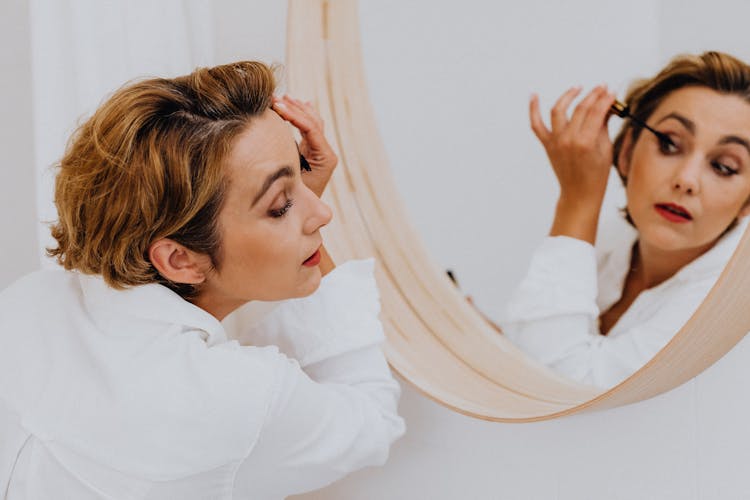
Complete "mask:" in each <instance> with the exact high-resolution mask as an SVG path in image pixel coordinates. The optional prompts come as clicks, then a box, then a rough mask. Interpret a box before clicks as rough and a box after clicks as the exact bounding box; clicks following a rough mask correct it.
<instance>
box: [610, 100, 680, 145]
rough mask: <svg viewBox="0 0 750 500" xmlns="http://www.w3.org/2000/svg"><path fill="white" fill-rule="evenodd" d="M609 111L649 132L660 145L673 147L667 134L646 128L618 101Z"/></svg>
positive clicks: (643, 123)
mask: <svg viewBox="0 0 750 500" xmlns="http://www.w3.org/2000/svg"><path fill="white" fill-rule="evenodd" d="M609 109H610V110H611V111H612V113H614V114H616V115H617V116H619V117H620V118H627V119H629V120H630V121H631V122H633V123H635V124H636V125H638V126H640V127H643V128H645V129H646V130H648V131H649V132H651V133H653V134H654V135H655V136H656V137H657V139H659V142H660V143H662V144H667V145H669V146H674V142H672V139H670V138H669V136H668V135H667V134H665V133H663V132H659V131H658V130H654V129H653V128H651V127H650V126H648V125H647V124H646V123H645V122H643V121H641V120H639V119H638V118H636V117H634V116H633V115H631V114H630V109H629V108H628V106H626V105H625V104H623V103H621V102H620V101H615V102H613V103H612V106H611V107H610V108H609Z"/></svg>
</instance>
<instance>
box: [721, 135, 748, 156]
mask: <svg viewBox="0 0 750 500" xmlns="http://www.w3.org/2000/svg"><path fill="white" fill-rule="evenodd" d="M719 144H739V145H740V146H742V147H744V148H745V149H746V150H747V154H749V155H750V141H748V140H747V139H745V138H743V137H740V136H738V135H726V136H724V137H722V138H721V140H720V141H719Z"/></svg>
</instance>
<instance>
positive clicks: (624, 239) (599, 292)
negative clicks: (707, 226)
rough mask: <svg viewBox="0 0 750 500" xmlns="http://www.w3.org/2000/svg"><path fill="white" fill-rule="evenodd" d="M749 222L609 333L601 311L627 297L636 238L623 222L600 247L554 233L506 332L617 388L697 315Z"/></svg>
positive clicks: (545, 358)
mask: <svg viewBox="0 0 750 500" xmlns="http://www.w3.org/2000/svg"><path fill="white" fill-rule="evenodd" d="M746 227H747V220H742V221H740V223H739V224H738V225H737V227H735V228H733V229H732V230H731V231H730V232H728V233H727V234H725V235H724V236H723V237H722V238H721V239H720V240H719V242H718V243H717V244H716V245H715V246H714V247H713V248H712V249H711V250H709V251H708V252H706V253H705V254H703V255H701V256H700V257H699V258H697V259H695V260H694V261H693V262H691V263H690V264H688V265H687V266H685V267H683V268H682V269H680V270H679V271H678V272H677V273H675V275H674V276H672V277H671V278H669V279H668V280H666V281H664V282H663V283H661V284H659V285H658V286H655V287H653V288H650V289H648V290H644V291H643V292H641V293H640V294H639V295H638V297H637V298H636V299H635V301H634V302H633V304H631V306H630V307H629V308H628V310H627V311H625V313H623V315H622V316H621V317H620V318H619V320H618V321H617V323H616V324H615V325H614V326H613V327H612V328H611V329H610V331H609V332H608V333H607V335H606V336H604V335H601V334H600V331H599V316H600V314H601V312H602V311H606V310H608V309H609V308H610V307H612V305H614V304H615V303H616V302H617V301H618V300H619V299H620V297H621V296H622V289H623V286H624V283H625V278H626V276H627V273H628V270H629V268H630V262H631V253H632V248H633V245H634V243H635V241H636V238H637V232H636V231H635V229H634V228H632V227H631V226H629V225H627V224H626V223H625V222H622V221H620V222H619V226H618V227H617V228H615V230H614V231H611V232H612V234H613V237H610V238H604V239H602V238H601V237H600V238H598V241H600V242H601V243H599V244H597V249H596V250H595V249H594V247H593V246H592V245H590V244H589V243H586V242H584V241H582V240H578V239H575V238H569V237H566V236H555V237H547V238H546V239H545V240H544V241H543V243H542V244H541V245H540V246H539V248H538V249H537V250H536V252H535V253H534V255H533V256H532V259H531V264H530V266H529V271H528V273H527V274H526V276H525V278H524V279H523V281H522V282H521V284H520V285H519V286H518V288H517V289H516V290H515V292H514V294H513V295H512V297H511V300H510V301H509V302H508V304H507V305H506V308H505V312H504V315H503V318H502V319H501V321H500V326H501V328H502V330H503V333H505V334H506V335H507V337H508V338H509V339H510V340H511V341H512V342H513V343H515V344H516V345H518V346H519V347H520V348H521V349H522V350H523V351H525V352H526V353H527V354H529V355H530V356H531V357H532V358H534V359H536V360H538V361H540V362H542V363H544V364H545V365H547V366H549V367H550V368H552V369H554V370H555V371H557V372H558V373H561V374H563V375H565V376H567V377H569V378H571V379H573V380H576V381H579V382H583V383H588V384H591V385H596V386H599V387H611V386H613V385H616V384H618V383H620V382H622V381H623V380H624V379H625V378H627V377H628V376H630V375H631V374H632V373H634V372H635V371H637V370H638V369H639V368H641V367H642V366H643V365H644V364H646V363H647V362H648V361H649V360H650V359H651V358H652V357H653V356H654V355H655V354H656V353H657V352H658V351H659V350H660V349H661V348H662V347H664V346H665V345H666V344H667V342H669V340H670V339H671V338H672V337H673V336H674V335H675V334H676V333H677V332H678V330H679V329H680V328H681V327H682V326H683V325H684V324H685V322H686V321H687V320H688V319H689V318H690V316H691V315H692V314H693V312H694V311H695V310H696V309H697V308H698V306H699V305H700V304H701V302H702V301H703V299H704V298H705V297H706V294H708V292H709V290H710V289H711V287H712V286H713V285H714V283H715V282H716V280H717V278H718V277H719V275H720V274H721V272H722V270H723V269H724V266H725V264H726V263H727V261H728V260H729V258H730V257H731V255H732V253H733V252H734V250H735V248H736V247H737V244H738V243H739V240H740V238H741V236H742V234H743V233H744V231H745V228H746Z"/></svg>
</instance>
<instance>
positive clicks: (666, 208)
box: [654, 203, 693, 223]
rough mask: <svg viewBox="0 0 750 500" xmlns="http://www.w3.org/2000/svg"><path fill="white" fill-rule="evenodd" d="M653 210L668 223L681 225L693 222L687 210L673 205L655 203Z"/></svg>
mask: <svg viewBox="0 0 750 500" xmlns="http://www.w3.org/2000/svg"><path fill="white" fill-rule="evenodd" d="M654 208H655V209H656V211H657V212H659V215H661V216H662V217H664V218H665V219H667V220H668V221H669V222H676V223H683V222H690V221H691V220H693V216H692V215H690V212H689V211H688V209H687V208H685V207H682V206H680V205H677V204H675V203H657V204H656V205H654Z"/></svg>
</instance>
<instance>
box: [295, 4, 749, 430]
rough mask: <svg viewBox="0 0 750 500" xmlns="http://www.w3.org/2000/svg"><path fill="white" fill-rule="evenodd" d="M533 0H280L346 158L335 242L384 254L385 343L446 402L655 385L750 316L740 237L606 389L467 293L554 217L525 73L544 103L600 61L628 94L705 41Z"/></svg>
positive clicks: (595, 71)
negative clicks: (539, 12)
mask: <svg viewBox="0 0 750 500" xmlns="http://www.w3.org/2000/svg"><path fill="white" fill-rule="evenodd" d="M641 3H642V5H640V7H642V8H644V9H645V8H654V7H650V5H651V4H650V3H649V2H641ZM539 8H540V9H545V10H546V11H549V10H550V9H557V10H559V12H557V13H549V12H548V15H546V16H544V19H546V20H547V21H544V19H539V18H537V17H534V18H530V17H529V16H528V12H530V10H529V9H527V8H526V9H523V10H522V11H521V10H519V11H518V12H514V11H513V8H512V7H509V6H496V7H491V6H488V5H479V4H478V3H477V4H474V5H472V4H471V3H469V4H466V3H462V4H461V5H460V7H459V6H456V7H452V6H450V5H435V4H434V3H433V4H427V3H424V4H420V2H414V3H410V4H409V5H408V6H407V5H404V4H403V3H392V4H390V5H389V3H388V2H386V3H383V2H374V1H372V2H370V1H368V2H361V5H360V6H359V9H360V11H359V12H358V9H357V4H356V2H354V1H344V0H341V1H328V2H324V1H319V2H309V1H296V0H292V1H291V2H290V9H289V32H288V61H287V64H288V73H289V88H290V90H291V91H292V92H294V93H295V94H298V95H301V96H303V97H305V98H308V99H312V100H314V101H315V102H316V103H317V105H318V107H319V109H320V110H321V112H322V114H323V115H324V119H325V120H326V122H327V123H328V127H329V132H331V135H332V136H333V138H334V139H335V143H336V147H337V149H338V151H339V152H340V158H341V160H342V162H341V167H340V169H339V171H338V173H337V174H336V177H335V179H334V182H333V186H332V189H331V192H330V193H328V197H329V200H328V201H329V202H330V203H331V204H332V205H334V207H335V208H336V210H337V219H336V220H335V223H334V224H333V225H332V226H331V228H330V230H329V232H328V235H327V237H328V241H329V243H328V244H329V246H330V247H331V251H332V253H333V254H334V256H335V257H338V258H347V257H361V256H367V255H375V256H376V257H377V258H378V260H379V262H380V264H381V265H380V269H379V276H378V278H379V284H380V286H381V291H382V301H383V320H384V323H385V325H386V331H387V334H388V344H387V346H386V349H387V354H388V357H389V360H390V362H391V364H392V366H393V367H394V368H395V369H396V370H397V371H398V372H399V373H401V374H402V375H403V376H404V377H405V378H406V379H408V380H409V381H410V382H412V383H413V384H414V385H415V386H417V387H418V388H419V389H420V390H422V391H423V392H424V393H426V394H427V395H428V396H430V397H432V398H434V399H436V400H437V401H439V402H441V403H443V404H445V405H447V406H449V407H452V408H454V409H457V410H458V411H461V412H463V413H467V414H470V415H474V416H478V417H481V418H487V419H493V420H503V421H528V420H537V419H544V418H551V417H554V416H558V415H564V414H568V413H572V412H576V411H580V410H582V409H584V408H604V407H611V406H616V405H620V404H625V403H628V402H633V401H638V400H641V399H644V398H647V397H651V396H653V395H655V394H658V393H660V392H663V391H665V390H669V389H670V388H673V387H675V386H676V385H678V384H680V383H682V382H684V381H685V380H687V379H689V378H691V377H693V376H695V375H696V374H698V373H700V371H702V370H703V369H705V368H706V367H707V366H709V365H710V364H711V363H713V362H714V361H715V360H716V359H718V358H719V357H721V356H722V355H723V354H724V353H725V352H726V351H727V350H729V349H730V348H731V347H732V346H733V345H734V344H735V343H736V342H737V341H738V340H739V339H740V338H742V336H743V335H744V334H745V332H747V330H748V329H750V315H749V314H748V313H746V312H745V311H744V310H743V309H744V307H743V304H742V293H739V292H740V291H741V290H743V289H744V288H743V287H746V286H747V284H746V283H744V281H743V278H742V276H743V275H747V267H748V265H747V264H746V263H747V262H748V259H747V258H743V257H742V256H743V255H744V254H746V253H748V252H750V249H748V242H747V238H743V239H742V241H741V242H740V244H739V247H738V250H737V252H736V254H735V255H734V257H733V258H732V259H731V260H730V262H729V264H728V266H727V269H726V270H725V272H724V273H723V274H722V276H721V278H720V279H719V281H718V283H717V285H716V286H715V287H714V288H713V289H712V291H711V292H710V294H709V295H708V297H707V298H706V300H705V301H704V302H703V304H702V305H701V306H700V307H699V308H698V310H697V311H696V312H695V314H694V315H693V316H692V317H691V319H690V320H689V321H688V322H687V324H686V325H685V326H684V327H683V328H682V329H681V330H680V331H679V332H678V333H677V332H675V333H677V334H676V335H675V336H674V337H673V338H672V340H671V341H670V342H669V343H668V344H667V345H666V347H665V348H664V349H662V350H661V351H660V352H659V353H658V354H657V355H656V356H655V357H654V358H653V359H652V360H651V361H649V362H648V363H647V364H646V365H645V366H644V367H643V368H641V369H640V370H639V371H638V372H636V373H634V374H633V375H632V376H631V377H629V378H628V379H627V380H625V381H624V382H622V383H621V384H619V385H618V386H616V387H614V388H612V389H610V390H608V391H606V392H602V391H601V390H599V389H596V388H592V387H590V386H585V385H581V384H578V383H576V382H573V381H571V380H568V379H566V378H565V377H562V376H559V375H557V374H556V373H555V372H553V371H551V370H549V369H547V368H545V367H544V366H542V365H541V364H539V363H537V362H536V361H534V360H532V359H529V358H528V357H527V356H526V355H525V354H524V353H523V352H521V351H520V350H519V349H518V348H516V347H515V346H514V345H513V344H512V343H511V342H509V341H508V339H506V338H505V337H504V336H502V335H499V334H498V333H497V331H496V330H495V329H494V328H493V326H492V325H491V324H490V323H488V322H487V321H486V320H485V319H484V318H483V317H482V315H481V314H480V313H479V312H478V310H477V309H476V308H475V307H473V306H472V305H470V304H469V303H468V302H467V300H466V297H465V295H466V294H468V295H471V296H472V297H473V299H474V302H475V303H476V305H477V306H478V308H479V309H480V310H482V311H484V313H485V314H486V315H487V316H489V317H490V318H497V317H499V315H500V311H501V309H502V307H503V304H504V303H505V302H506V301H507V300H508V298H509V297H510V294H511V292H512V290H513V288H514V287H515V285H516V284H517V283H518V282H519V281H520V280H521V278H522V277H523V276H524V273H525V272H526V268H527V267H528V264H529V259H530V256H531V253H532V251H533V249H534V248H535V246H536V245H537V244H538V243H539V241H540V240H541V239H542V238H543V237H544V235H545V234H546V233H547V231H548V229H549V224H550V220H551V215H552V213H553V209H554V204H555V201H556V198H557V187H556V182H555V178H554V175H553V173H552V170H551V169H550V167H549V166H548V161H547V160H546V157H545V155H544V151H543V149H542V147H541V146H540V145H539V144H538V143H537V142H536V139H535V138H534V137H533V135H532V133H531V132H530V130H529V127H528V118H527V116H528V113H527V106H528V104H527V103H528V94H529V91H530V90H535V91H537V92H539V94H540V95H541V96H542V104H543V106H546V108H549V106H550V105H551V103H552V102H554V99H555V98H556V96H557V95H558V94H560V93H561V91H562V90H564V89H565V88H566V87H567V86H570V85H571V84H582V85H585V86H589V87H590V86H592V85H594V84H597V83H601V80H602V79H606V80H607V81H608V83H609V84H610V86H611V87H612V88H614V89H615V90H617V91H618V95H622V94H623V92H624V90H625V87H626V86H627V83H628V82H630V81H631V80H632V79H633V78H634V77H637V76H642V75H651V74H653V73H654V72H655V71H656V70H658V69H659V68H660V67H661V66H662V65H663V63H664V62H666V60H667V59H669V56H671V55H673V54H675V53H676V52H677V50H676V48H677V47H680V48H682V49H683V50H691V49H694V50H693V51H698V50H700V48H697V47H689V46H684V45H681V44H682V43H684V39H685V37H684V36H683V37H682V38H680V37H679V36H674V37H672V38H670V37H669V36H662V38H660V37H659V36H657V35H663V34H661V33H658V31H657V29H656V28H655V27H645V28H644V29H643V30H640V29H639V30H634V29H633V26H640V23H641V21H642V16H641V9H639V8H638V7H633V8H629V13H618V14H615V13H614V12H613V11H612V10H611V7H608V6H605V5H601V4H600V3H596V2H588V4H587V5H585V6H583V5H582V6H580V7H577V9H579V10H580V12H578V11H576V9H575V8H574V9H573V11H572V12H571V8H569V7H565V8H563V7H555V6H550V5H548V4H541V3H540V5H539ZM493 9H495V10H494V11H493ZM584 14H585V15H584ZM628 16H629V17H628ZM446 20H450V21H451V22H450V24H449V25H446V23H445V21H446ZM561 20H564V21H565V22H566V23H569V24H571V25H575V26H576V33H575V36H573V35H571V36H570V37H569V38H568V37H566V38H565V39H564V40H556V41H555V43H551V42H550V41H549V38H548V37H546V36H544V35H545V33H546V32H547V31H549V30H551V29H552V26H545V24H544V23H545V22H547V23H552V22H554V23H557V24H559V23H560V22H561ZM360 23H361V26H362V35H361V37H360V29H359V28H360ZM667 24H668V23H667ZM677 27H678V24H675V25H674V26H672V28H674V29H673V30H672V31H668V33H667V34H669V33H672V34H675V33H676V32H677ZM554 32H559V28H557V29H556V30H554ZM649 34H651V36H649ZM360 40H361V41H362V43H361V44H360ZM602 40H605V41H606V42H602ZM660 40H662V41H660ZM664 40H666V42H665V41H664ZM592 47H593V48H592ZM660 48H661V51H662V52H663V53H664V54H666V55H665V56H662V55H661V54H662V52H660V50H656V49H660ZM717 48H722V47H717ZM727 50H729V51H731V46H730V47H729V48H727ZM734 52H735V53H736V51H734ZM575 54H585V56H580V55H579V56H575ZM737 55H739V56H743V54H739V53H737ZM363 60H364V64H363ZM368 91H369V94H368ZM612 124H613V126H615V127H618V126H619V122H617V120H615V119H613V120H612ZM381 134H382V138H383V142H381V138H380V137H381ZM386 151H387V153H386ZM389 160H390V162H389ZM389 163H390V164H394V165H395V168H394V169H393V173H392V172H391V170H390V169H389ZM610 181H611V182H610V189H609V190H608V193H609V194H608V198H607V200H605V204H604V209H603V211H602V212H603V214H604V216H607V215H609V216H610V217H609V218H610V219H612V220H613V221H615V222H617V221H619V222H620V223H622V220H621V218H618V217H619V214H618V212H617V209H618V208H619V207H621V206H622V203H623V194H622V190H621V188H619V184H618V183H619V179H617V178H616V176H612V179H610ZM396 186H398V187H396ZM410 221H412V222H415V225H414V227H412V226H411V222H410ZM607 224H609V222H607ZM738 239H739V237H738ZM423 242H424V243H426V245H425V244H424V243H423ZM446 269H452V270H453V271H454V272H455V275H456V276H457V277H458V279H459V280H460V284H461V286H462V289H461V290H458V289H457V288H456V287H455V286H454V285H453V284H452V283H451V282H450V280H449V279H448V278H447V277H446V275H445V270H446ZM709 328H710V331H711V335H710V338H709V336H707V335H706V331H708V329H709Z"/></svg>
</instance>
